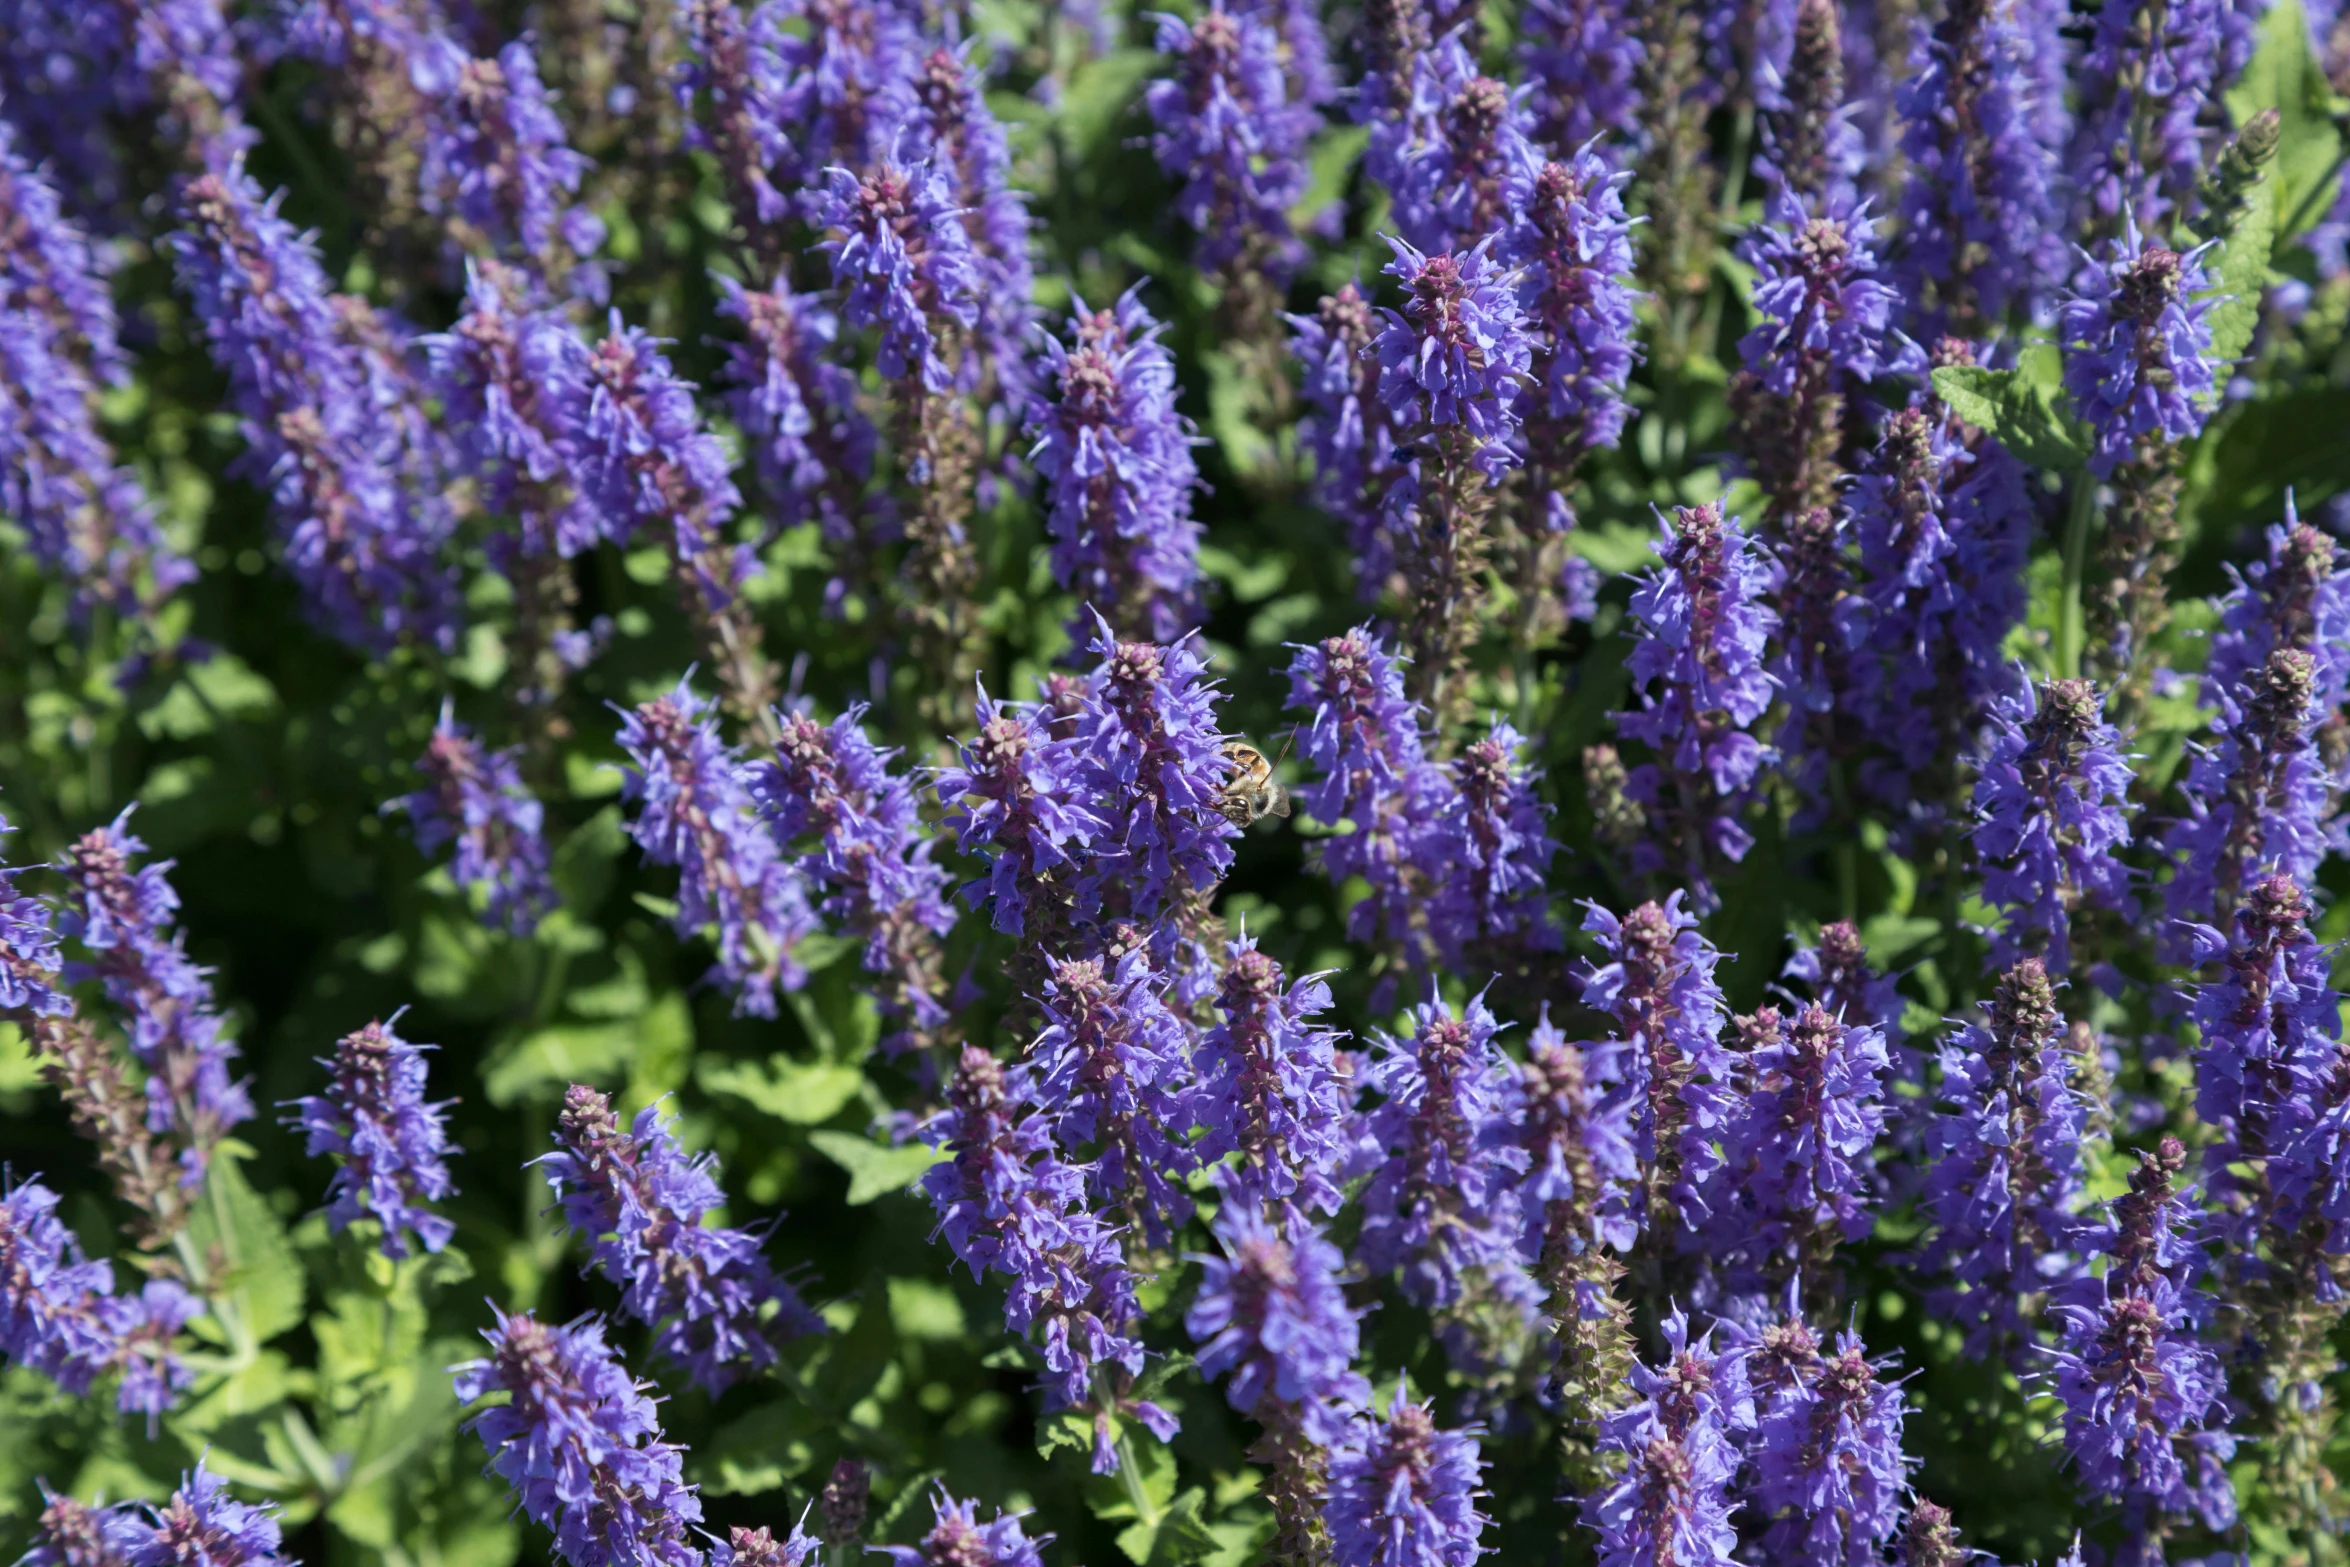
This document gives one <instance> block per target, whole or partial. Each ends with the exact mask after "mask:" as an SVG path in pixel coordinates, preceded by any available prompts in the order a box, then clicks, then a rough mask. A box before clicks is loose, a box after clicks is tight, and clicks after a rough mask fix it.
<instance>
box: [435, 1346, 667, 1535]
mask: <svg viewBox="0 0 2350 1567" xmlns="http://www.w3.org/2000/svg"><path fill="white" fill-rule="evenodd" d="M491 1309H492V1311H493V1312H494V1313H495V1315H496V1316H497V1319H498V1321H497V1326H496V1327H494V1328H488V1329H485V1330H484V1331H483V1333H482V1337H483V1338H485V1339H487V1340H489V1345H490V1353H489V1356H488V1358H486V1359H483V1360H475V1361H468V1362H467V1363H466V1364H464V1365H462V1366H459V1367H458V1368H457V1396H458V1397H459V1398H460V1399H463V1400H464V1401H465V1402H467V1403H469V1404H470V1403H474V1402H477V1401H479V1400H481V1399H483V1398H486V1397H488V1396H489V1395H490V1394H492V1393H501V1392H502V1393H506V1394H508V1395H510V1397H511V1402H508V1403H504V1404H494V1405H491V1406H489V1407H486V1408H484V1409H482V1410H481V1411H480V1412H479V1413H477V1414H475V1415H474V1416H473V1418H472V1420H470V1421H469V1422H468V1424H469V1425H470V1427H471V1428H472V1430H473V1432H474V1434H475V1435H476V1436H479V1437H480V1438H481V1442H482V1446H484V1447H486V1448H488V1449H489V1453H490V1472H491V1473H492V1474H495V1475H497V1476H498V1477H499V1478H500V1479H502V1480H504V1481H505V1482H506V1483H507V1484H508V1485H510V1486H512V1487H513V1488H514V1494H515V1499H516V1501H517V1502H519V1503H520V1505H521V1509H522V1511H523V1512H525V1513H527V1514H528V1515H529V1516H530V1517H531V1519H532V1520H533V1521H535V1522H537V1523H539V1524H540V1525H542V1526H544V1527H546V1528H548V1529H551V1530H553V1531H554V1534H555V1549H556V1551H557V1553H558V1554H559V1555H561V1556H562V1558H563V1560H564V1561H565V1562H567V1563H569V1564H570V1567H699V1563H700V1562H701V1559H702V1554H701V1552H700V1551H699V1550H698V1549H696V1548H695V1547H694V1545H693V1544H692V1543H691V1541H690V1540H689V1539H688V1536H687V1530H688V1528H689V1526H691V1525H693V1524H695V1523H698V1522H699V1521H700V1520H701V1516H702V1499H701V1497H700V1496H698V1495H697V1494H696V1493H695V1490H694V1488H693V1487H692V1486H689V1485H687V1484H686V1483H685V1478H684V1466H683V1458H684V1454H683V1452H682V1451H681V1450H680V1449H678V1448H676V1447H674V1446H672V1445H671V1444H669V1443H668V1442H666V1441H664V1440H662V1437H661V1421H660V1416H659V1415H658V1413H657V1412H656V1410H655V1407H654V1402H653V1400H652V1399H651V1398H649V1397H647V1396H646V1393H645V1388H644V1386H643V1385H641V1384H639V1383H637V1382H635V1381H632V1380H631V1379H630V1377H629V1375H628V1372H627V1371H626V1370H625V1369H623V1368H622V1367H621V1365H620V1363H619V1362H618V1360H617V1359H616V1358H615V1357H614V1356H613V1354H612V1351H611V1349H610V1348H609V1347H607V1346H606V1345H605V1343H604V1327H603V1324H602V1323H600V1322H598V1321H597V1320H596V1319H595V1318H593V1317H582V1318H581V1319H579V1320H578V1321H576V1322H573V1323H571V1324H570V1325H569V1326H567V1327H559V1328H550V1327H548V1326H546V1325H545V1324H544V1323H542V1322H540V1321H538V1320H537V1319H536V1318H534V1317H532V1316H531V1315H529V1314H528V1313H527V1312H519V1311H518V1312H515V1313H514V1314H512V1315H511V1316H509V1315H507V1314H506V1313H504V1312H501V1311H497V1310H496V1308H495V1307H493V1308H491Z"/></svg>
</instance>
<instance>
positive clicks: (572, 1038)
mask: <svg viewBox="0 0 2350 1567" xmlns="http://www.w3.org/2000/svg"><path fill="white" fill-rule="evenodd" d="M693 1032H694V1019H693V1012H692V1009H691V1008H689V1007H688V1006H687V1005H686V1000H685V997H684V996H682V995H680V994H678V993H677V992H675V991H672V992H670V993H669V994H667V995H665V996H662V997H661V998H660V999H659V1000H657V1001H655V1002H654V1003H653V1004H652V1006H651V1007H649V1008H647V1009H646V1011H645V1013H644V1015H643V1016H641V1017H633V1018H625V1019H621V1020H619V1021H616V1022H610V1023H558V1024H556V1025H554V1026H553V1027H552V1028H542V1029H540V1030H539V1031H538V1032H537V1033H535V1034H529V1035H526V1036H524V1037H523V1039H522V1040H520V1041H519V1042H518V1043H516V1044H515V1045H514V1046H512V1047H511V1048H510V1049H507V1050H505V1051H503V1052H501V1053H499V1054H498V1055H497V1056H496V1057H495V1058H494V1059H492V1060H491V1062H490V1063H489V1065H488V1066H487V1067H485V1068H484V1069H483V1071H482V1092H483V1093H484V1094H485V1095H486V1096H488V1098H489V1101H490V1103H491V1104H494V1105H497V1106H498V1107H500V1108H501V1109H503V1108H504V1107H506V1106H508V1105H514V1104H520V1103H521V1102H522V1101H523V1100H525V1099H529V1098H536V1097H545V1098H549V1099H551V1098H553V1097H555V1096H556V1095H559V1094H560V1093H561V1092H562V1089H563V1087H564V1085H565V1084H568V1083H581V1082H585V1083H603V1084H609V1083H612V1082H613V1081H615V1080H616V1079H618V1078H620V1077H621V1076H623V1075H624V1074H625V1073H626V1072H627V1070H628V1068H630V1067H632V1066H634V1065H635V1064H636V1062H637V1060H638V1059H639V1057H644V1056H650V1057H652V1058H654V1059H666V1058H668V1057H669V1056H670V1055H671V1053H673V1052H675V1051H678V1050H680V1049H686V1048H690V1047H691V1044H692V1040H693ZM548 1090H553V1093H551V1094H550V1093H549V1092H548Z"/></svg>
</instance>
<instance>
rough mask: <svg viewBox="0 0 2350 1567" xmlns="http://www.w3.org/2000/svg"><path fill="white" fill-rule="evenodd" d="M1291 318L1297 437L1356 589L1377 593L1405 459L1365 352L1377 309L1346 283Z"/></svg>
mask: <svg viewBox="0 0 2350 1567" xmlns="http://www.w3.org/2000/svg"><path fill="white" fill-rule="evenodd" d="M1289 325H1290V345H1289V346H1290V353H1291V355H1292V356H1293V357H1294V358H1295V359H1296V360H1297V361H1298V364H1299V367H1300V370H1301V375H1300V380H1301V381H1302V383H1303V387H1302V390H1303V395H1304V398H1305V404H1306V408H1307V410H1308V411H1307V413H1306V416H1305V417H1304V418H1303V419H1302V420H1300V421H1299V424H1298V442H1299V444H1300V445H1301V446H1302V447H1303V448H1304V449H1305V450H1306V451H1307V452H1308V453H1309V454H1311V456H1312V457H1313V460H1314V485H1313V490H1314V498H1315V500H1316V502H1317V503H1319V504H1320V506H1321V507H1322V509H1323V510H1324V511H1327V512H1329V513H1330V514H1331V515H1332V516H1333V517H1335V518H1337V519H1338V520H1339V521H1340V522H1341V523H1343V524H1344V525H1345V527H1346V534H1347V545H1348V548H1349V549H1350V551H1351V552H1352V554H1353V556H1354V561H1355V589H1356V592H1357V593H1358V594H1359V595H1360V596H1361V597H1363V598H1365V599H1376V598H1378V597H1379V595H1380V594H1381V593H1382V592H1383V591H1384V590H1385V589H1386V587H1387V581H1388V578H1389V577H1390V576H1391V575H1392V574H1393V573H1394V570H1395V564H1396V561H1395V557H1396V550H1395V541H1394V535H1393V531H1392V528H1391V525H1390V518H1389V508H1388V504H1387V501H1388V495H1389V492H1390V491H1391V490H1392V489H1393V487H1394V485H1395V483H1396V482H1397V480H1399V479H1400V478H1401V477H1402V476H1403V475H1404V472H1405V463H1406V459H1405V458H1403V457H1402V456H1400V455H1399V454H1398V452H1397V443H1398V440H1399V438H1400V435H1401V432H1400V431H1399V430H1398V429H1397V428H1396V427H1395V426H1394V424H1392V423H1391V420H1390V415H1389V412H1388V403H1387V399H1386V397H1385V395H1384V393H1383V391H1382V387H1383V385H1384V383H1385V380H1386V377H1385V375H1384V373H1383V372H1382V371H1381V369H1380V363H1379V356H1378V355H1377V354H1376V353H1373V352H1369V350H1370V349H1371V348H1372V345H1373V344H1374V343H1375V342H1376V341H1377V340H1378V338H1379V334H1380V324H1379V316H1378V312H1376V311H1375V310H1374V309H1373V308H1372V307H1371V304H1370V302H1369V301H1368V300H1367V299H1366V298H1365V297H1364V296H1363V292H1362V290H1361V289H1360V288H1358V287H1357V286H1356V285H1354V284H1352V283H1347V284H1344V285H1342V286H1341V287H1340V288H1339V290H1338V292H1336V293H1335V294H1326V295H1324V296H1323V298H1322V302H1321V304H1320V305H1319V306H1317V307H1316V309H1315V311H1314V313H1313V314H1312V315H1310V316H1291V317H1290V318H1289Z"/></svg>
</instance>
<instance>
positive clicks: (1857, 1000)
mask: <svg viewBox="0 0 2350 1567" xmlns="http://www.w3.org/2000/svg"><path fill="white" fill-rule="evenodd" d="M1785 975H1786V977H1787V978H1789V979H1800V980H1802V981H1803V982H1804V983H1805V984H1806V985H1808V986H1810V987H1811V993H1812V999H1813V1000H1815V1001H1817V1002H1818V1003H1819V1004H1820V1005H1821V1006H1823V1007H1825V1008H1826V1009H1827V1011H1828V1015H1829V1016H1831V1017H1835V1018H1840V1019H1842V1020H1843V1021H1844V1022H1846V1023H1848V1024H1855V1025H1860V1026H1865V1027H1869V1028H1873V1029H1875V1030H1876V1031H1877V1032H1878V1033H1879V1034H1881V1035H1883V1036H1884V1039H1885V1042H1886V1043H1887V1045H1889V1046H1891V1045H1898V1044H1900V1043H1901V1038H1902V1028H1901V1013H1902V1002H1901V985H1900V982H1899V981H1898V980H1896V979H1895V978H1894V977H1893V976H1892V975H1890V974H1879V973H1877V972H1876V971H1875V970H1874V969H1872V968H1870V967H1869V954H1868V949H1867V947H1865V946H1863V945H1862V943H1861V939H1860V931H1859V929H1858V928H1857V927H1855V926H1854V925H1853V924H1852V922H1851V921H1849V920H1834V921H1831V922H1830V923H1828V924H1826V925H1822V926H1821V927H1820V939H1819V944H1818V945H1817V946H1811V947H1798V948H1797V949H1796V950H1795V955H1794V956H1793V957H1791V958H1789V959H1788V960H1787V968H1786V971H1785ZM1901 1076H1902V1078H1903V1079H1905V1080H1910V1081H1915V1080H1917V1076H1918V1074H1916V1073H1915V1072H1904V1073H1902V1074H1901Z"/></svg>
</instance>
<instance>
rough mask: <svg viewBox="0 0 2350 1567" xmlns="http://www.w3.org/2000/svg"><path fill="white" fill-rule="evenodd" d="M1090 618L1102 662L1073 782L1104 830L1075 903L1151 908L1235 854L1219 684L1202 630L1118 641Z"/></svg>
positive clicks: (1203, 883) (1209, 886)
mask: <svg viewBox="0 0 2350 1567" xmlns="http://www.w3.org/2000/svg"><path fill="white" fill-rule="evenodd" d="M1094 626H1095V631H1094V638H1093V645H1092V652H1093V654H1094V656H1095V657H1096V658H1097V659H1099V660H1100V662H1099V663H1098V664H1097V665H1096V666H1095V667H1094V672H1093V676H1092V680H1091V682H1090V685H1089V689H1088V691H1087V694H1086V697H1085V704H1084V710H1083V712H1082V714H1081V715H1080V716H1079V718H1078V721H1077V732H1076V736H1075V740H1076V750H1077V765H1076V777H1075V783H1076V793H1077V796H1078V797H1079V798H1080V799H1082V800H1084V801H1085V802H1086V805H1087V808H1088V809H1089V810H1091V811H1092V812H1093V813H1094V814H1095V815H1097V816H1098V817H1100V818H1101V821H1102V824H1103V830H1102V831H1101V833H1100V834H1099V835H1097V837H1096V839H1095V843H1094V850H1095V853H1094V858H1093V860H1092V862H1091V864H1090V865H1089V867H1088V868H1087V870H1086V871H1085V872H1084V874H1083V875H1082V876H1081V877H1080V878H1079V883H1078V889H1077V893H1078V903H1079V906H1080V909H1081V910H1082V911H1083V912H1084V913H1086V914H1088V915H1095V914H1100V915H1106V916H1108V917H1120V916H1123V917H1130V918H1132V919H1135V920H1137V921H1147V920H1154V919H1156V918H1157V917H1158V916H1159V915H1160V914H1161V913H1162V912H1164V911H1166V910H1169V909H1177V908H1181V907H1183V906H1185V904H1186V901H1187V900H1189V899H1193V898H1205V897H1206V896H1207V895H1208V894H1209V893H1210V892H1211V891H1212V890H1213V889H1214V888H1215V885H1216V884H1217V883H1218V882H1219V881H1221V880H1223V878H1224V873H1225V872H1226V871H1227V870H1229V869H1230V868H1231V866H1232V845H1231V842H1230V840H1232V839H1233V838H1236V837H1238V836H1239V835H1240V829H1239V828H1237V827H1235V826H1234V825H1233V824H1232V823H1231V822H1230V821H1228V820H1226V819H1225V817H1224V814H1223V812H1222V811H1221V809H1220V808H1219V807H1218V804H1217V801H1218V799H1219V797H1220V794H1221V790H1222V787H1223V784H1224V782H1225V780H1226V778H1228V777H1229V776H1230V773H1231V764H1230V763H1229V762H1227V761H1226V760H1225V758H1224V754H1223V750H1222V744H1223V736H1222V735H1221V734H1220V733H1219V732H1218V731H1217V729H1216V704H1217V703H1218V702H1219V701H1220V700H1221V692H1220V691H1219V690H1218V688H1217V685H1216V682H1214V681H1212V680H1209V679H1206V678H1205V676H1206V674H1207V660H1206V658H1205V657H1204V656H1203V654H1202V652H1201V648H1200V643H1199V639H1198V638H1197V637H1186V638H1185V639H1184V640H1182V641H1179V642H1174V643H1170V644H1167V645H1165V646H1160V645H1157V644H1154V643H1150V642H1123V641H1120V640H1118V639H1117V638H1116V637H1115V636H1114V635H1113V634H1112V632H1111V630H1110V627H1109V624H1108V622H1106V621H1104V620H1103V619H1102V618H1101V616H1100V614H1099V612H1098V611H1097V612H1096V614H1095V617H1094ZM1161 957H1162V960H1164V958H1165V954H1161Z"/></svg>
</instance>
